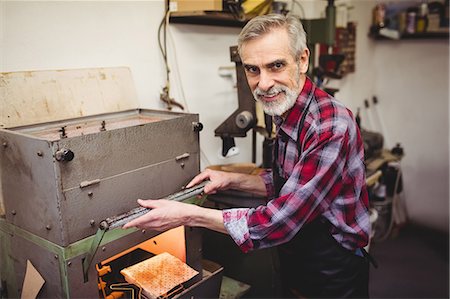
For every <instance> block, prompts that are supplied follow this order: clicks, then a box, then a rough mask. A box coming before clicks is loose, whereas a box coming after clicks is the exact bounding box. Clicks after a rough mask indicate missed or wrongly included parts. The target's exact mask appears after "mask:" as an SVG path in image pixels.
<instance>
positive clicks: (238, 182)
mask: <svg viewBox="0 0 450 299" xmlns="http://www.w3.org/2000/svg"><path fill="white" fill-rule="evenodd" d="M208 179H209V180H210V181H211V182H210V183H209V184H207V185H206V186H205V188H204V190H203V192H204V193H206V194H214V193H216V192H217V191H219V190H227V189H234V190H239V191H245V192H249V193H253V194H256V195H260V196H266V195H267V194H266V185H265V184H264V181H263V179H262V178H261V177H260V176H259V175H250V174H243V173H234V172H225V171H218V170H211V169H206V170H205V171H203V172H202V173H200V174H198V175H197V176H196V177H194V178H193V179H192V180H191V181H190V182H189V184H187V185H186V188H190V187H192V186H195V185H197V184H199V183H201V182H203V181H204V180H208Z"/></svg>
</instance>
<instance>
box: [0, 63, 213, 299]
mask: <svg viewBox="0 0 450 299" xmlns="http://www.w3.org/2000/svg"><path fill="white" fill-rule="evenodd" d="M123 74H124V71H123V69H119V70H117V69H101V70H97V69H90V70H76V71H70V70H69V71H55V72H50V71H49V72H47V71H42V72H20V73H3V74H1V76H2V77H1V80H0V82H2V85H1V86H0V87H1V88H3V89H2V91H5V94H6V95H10V96H11V97H16V95H17V96H21V97H22V98H23V102H27V101H30V99H32V100H34V101H35V103H34V105H35V106H36V105H37V106H39V105H40V104H41V102H40V99H41V98H42V99H44V98H45V103H47V104H48V103H52V102H53V101H52V98H57V97H63V96H64V95H67V94H70V93H67V90H66V89H64V87H67V86H71V88H73V87H74V86H78V87H79V88H80V89H83V88H88V89H89V90H84V91H83V90H82V91H80V90H76V91H75V90H74V91H73V92H72V95H73V94H78V95H80V94H90V95H93V94H94V95H97V94H98V95H100V94H106V92H107V91H106V90H109V89H110V88H115V87H114V86H117V84H119V85H120V84H125V83H123V82H122V83H121V82H118V81H117V78H120V77H121V76H123ZM125 74H129V72H126V71H125ZM125 76H126V77H127V78H128V75H125ZM101 80H104V81H109V84H108V83H105V82H102V81H101ZM80 81H81V82H83V83H84V84H81V85H77V83H76V82H80ZM18 82H19V83H18ZM20 82H21V83H20ZM30 82H31V83H32V84H30ZM38 82H40V83H38ZM48 82H50V83H48ZM90 82H97V84H92V85H91V84H90ZM124 82H129V80H124ZM19 85H22V88H21V92H19V93H17V90H16V87H18V86H19ZM48 85H50V86H51V87H52V88H50V90H49V89H47V88H45V87H46V86H48ZM102 86H103V87H102ZM111 86H112V87H111ZM92 89H97V90H96V91H95V92H94V91H93V90H92ZM102 89H105V90H104V92H103V90H102ZM119 89H120V90H128V87H127V88H119ZM23 91H27V92H30V94H27V93H26V92H23ZM55 91H59V92H60V93H59V94H58V92H55ZM62 93H63V94H64V95H62ZM125 94H127V95H130V94H129V93H125ZM30 95H31V96H30ZM28 96H30V97H28ZM82 98H84V97H82ZM6 100H7V99H6ZM59 100H60V102H59V103H64V99H63V98H60V99H59ZM81 100H82V101H83V100H86V98H84V99H81ZM91 100H93V101H98V102H102V101H104V100H105V99H103V98H94V99H91ZM108 100H109V101H112V100H113V98H108V99H106V101H107V102H108ZM129 100H130V101H131V102H133V99H132V98H130V99H129ZM10 101H11V102H14V103H15V104H14V105H18V104H17V103H20V101H13V99H10ZM67 101H74V99H73V98H70V99H67ZM54 102H55V103H56V102H57V101H56V100H55V101H54ZM108 104H112V105H111V106H110V107H113V108H112V109H117V107H118V106H120V105H119V104H118V103H116V104H114V103H111V102H108ZM14 105H13V107H12V108H11V106H9V108H10V109H13V110H14ZM16 107H17V106H16ZM80 107H82V106H80ZM47 108H48V110H51V109H52V108H53V107H52V106H51V104H50V105H49V106H48V107H47ZM78 111H83V113H84V112H85V110H83V109H82V108H80V110H78ZM31 113H33V111H31ZM87 114H89V113H87ZM12 116H13V115H12V114H8V115H6V117H4V118H2V122H1V124H2V127H3V128H1V129H0V170H1V176H0V177H1V190H2V198H3V200H2V202H3V205H4V214H3V215H2V216H1V217H0V240H1V243H0V244H1V246H0V261H1V274H0V277H1V280H2V288H1V290H2V292H3V294H2V296H3V297H8V298H9V297H19V295H20V294H23V293H24V288H25V287H24V280H25V276H26V275H25V273H26V272H27V271H28V269H29V264H30V263H31V264H32V265H33V266H34V268H35V269H36V270H37V272H38V273H39V275H40V276H41V277H42V278H43V280H44V284H43V286H42V289H41V290H40V292H39V297H44V298H96V297H99V298H128V297H130V296H131V295H130V294H131V291H130V292H129V291H125V290H121V291H119V290H118V289H119V287H118V286H119V285H121V284H123V283H126V282H125V280H124V278H123V276H121V275H120V271H121V270H122V269H123V268H125V267H128V266H131V265H133V264H134V263H137V262H140V261H142V260H144V259H147V258H150V257H152V256H154V255H157V254H160V253H162V252H169V253H171V254H172V255H175V256H177V257H178V258H179V259H180V260H182V261H183V262H185V263H186V264H187V265H188V266H189V267H191V268H192V269H194V270H195V271H197V272H198V274H197V275H196V276H195V277H194V278H192V279H191V280H189V281H188V282H186V283H187V284H186V285H180V286H178V288H177V289H176V290H174V291H173V292H170V293H167V294H164V296H163V297H164V298H184V297H188V298H196V297H197V296H201V297H217V296H218V294H219V290H220V283H221V271H222V268H221V267H220V266H219V265H216V264H212V263H205V262H204V261H203V259H202V248H201V231H200V229H195V228H189V229H184V228H183V227H180V228H179V229H176V230H174V231H169V232H166V233H162V234H160V233H158V232H153V231H145V230H136V229H128V230H122V229H120V228H118V229H114V228H115V227H120V222H119V221H118V220H120V219H122V220H123V217H121V216H120V215H121V214H123V213H126V212H129V211H130V210H132V209H133V208H136V207H137V203H136V199H138V198H169V199H173V200H188V201H191V202H192V203H197V202H196V200H198V199H197V197H195V195H196V194H198V193H200V192H201V190H182V187H183V186H184V185H185V184H186V183H187V182H189V180H190V179H191V178H192V177H193V176H195V175H196V174H197V173H198V172H199V166H200V158H199V155H200V150H199V131H200V130H201V127H202V126H201V124H200V123H199V119H198V115H196V114H185V113H174V112H165V111H157V110H148V109H128V110H123V111H116V112H108V113H101V114H92V115H85V116H79V117H73V118H68V119H58V120H53V121H46V122H39V123H33V124H26V125H12V126H10V124H11V122H10V121H9V120H8V119H11V118H12ZM46 117H49V115H47V116H46ZM8 121H9V123H8ZM27 121H29V119H27ZM168 136H170V138H168ZM191 191H192V192H191ZM179 192H181V194H180V193H179ZM171 194H174V195H175V196H172V197H171V196H170V195H171ZM182 195H184V196H182ZM138 210H139V208H138ZM134 211H136V210H134ZM137 212H142V211H141V210H139V211H137ZM117 215H119V216H117ZM127 215H128V216H130V214H127ZM127 289H128V290H132V289H133V287H128V288H127ZM129 293H130V294H129Z"/></svg>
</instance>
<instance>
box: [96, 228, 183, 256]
mask: <svg viewBox="0 0 450 299" xmlns="http://www.w3.org/2000/svg"><path fill="white" fill-rule="evenodd" d="M137 248H140V249H142V250H145V251H148V252H151V253H153V254H155V255H156V254H160V253H162V252H168V253H170V254H171V255H173V256H175V257H177V258H179V259H180V260H182V261H183V262H186V244H185V240H184V226H179V227H176V228H173V229H171V230H168V231H166V232H164V233H161V234H159V235H157V236H156V237H153V238H151V239H149V240H147V241H145V242H142V243H140V244H138V245H136V246H134V247H131V248H128V249H127V250H124V251H122V252H119V253H118V254H116V255H114V256H112V257H110V258H108V259H106V260H104V261H102V262H101V264H102V265H105V264H108V263H109V262H111V261H113V260H115V259H117V258H119V257H121V256H123V255H125V254H127V253H129V252H131V251H133V250H135V249H137Z"/></svg>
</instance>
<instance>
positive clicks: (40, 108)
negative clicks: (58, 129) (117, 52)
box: [0, 67, 139, 128]
mask: <svg viewBox="0 0 450 299" xmlns="http://www.w3.org/2000/svg"><path fill="white" fill-rule="evenodd" d="M138 106H139V103H138V99H137V94H136V90H135V86H134V82H133V79H132V76H131V71H130V69H129V68H128V67H111V68H86V69H70V70H48V71H21V72H7V73H0V128H9V127H16V126H25V125H30V124H36V123H44V122H51V121H59V120H64V119H70V118H76V117H81V116H91V115H96V114H101V113H110V112H118V111H123V110H128V109H135V108H138Z"/></svg>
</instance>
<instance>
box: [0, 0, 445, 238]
mask: <svg viewBox="0 0 450 299" xmlns="http://www.w3.org/2000/svg"><path fill="white" fill-rule="evenodd" d="M312 2H316V3H315V4H316V5H318V6H314V5H312ZM343 2H346V3H350V4H352V5H353V9H352V10H351V11H350V19H351V20H354V21H356V22H357V49H356V73H354V74H350V75H348V76H347V77H345V78H344V79H343V80H340V81H338V82H334V83H335V84H337V85H338V87H339V88H340V91H339V92H338V93H337V98H338V99H340V100H341V101H342V102H344V103H345V104H346V105H348V106H349V107H350V108H351V109H352V110H353V111H355V112H356V108H357V107H362V103H363V100H364V99H366V98H367V99H370V98H371V97H372V96H373V95H376V96H377V97H378V99H379V100H380V103H379V105H378V106H377V109H378V111H379V112H380V113H379V115H380V117H381V118H382V120H383V123H384V129H385V130H382V131H383V132H382V133H383V134H385V137H386V145H387V147H392V146H393V145H394V144H395V143H396V142H401V143H402V145H403V146H404V148H405V151H406V156H405V158H404V160H403V162H402V163H403V171H404V183H405V194H406V200H407V205H408V210H409V213H410V216H411V217H412V220H414V221H416V222H420V223H423V224H426V225H429V226H432V227H437V228H440V229H445V230H448V200H449V186H448V182H449V175H448V169H449V154H448V145H449V125H448V112H449V105H448V50H449V47H448V41H432V40H426V41H399V42H389V41H385V42H376V41H372V40H370V39H368V38H367V31H368V26H369V24H370V21H371V14H372V8H373V6H374V3H375V2H374V1H362V0H361V1H355V0H354V1H350V0H347V1H343ZM300 3H303V5H304V11H305V15H306V17H307V18H313V17H314V18H316V17H319V16H321V15H323V14H322V13H321V12H322V7H323V6H324V5H325V4H326V1H318V0H316V1H306V0H303V1H300ZM289 7H290V5H289ZM317 7H319V8H320V9H317ZM296 10H298V8H296ZM163 12H164V1H163V0H153V1H152V0H149V1H136V2H133V1H124V2H115V1H114V2H113V1H90V2H75V1H73V2H58V1H48V2H26V1H1V0H0V18H1V19H0V71H19V70H41V69H67V68H84V67H107V66H129V67H130V68H131V71H132V73H133V76H134V80H135V84H136V88H137V93H138V97H139V100H140V103H141V107H144V108H158V109H162V108H163V107H164V106H163V105H162V104H161V103H160V101H159V93H160V91H161V88H162V87H163V86H164V83H165V74H164V66H163V62H162V58H161V55H160V53H159V49H158V46H157V29H158V25H159V22H160V21H161V18H162V17H163ZM298 12H299V11H297V13H298ZM238 32H239V29H237V28H228V27H214V26H199V25H182V24H171V25H170V31H169V33H170V34H169V39H168V44H169V60H170V64H171V70H172V72H171V78H172V93H173V96H174V97H175V99H176V100H178V101H180V102H182V103H187V106H188V108H189V111H190V112H193V113H199V114H200V119H201V121H202V122H203V124H204V125H205V129H204V130H203V131H202V133H201V148H202V151H203V153H204V155H202V156H206V157H207V158H202V167H205V166H206V165H209V164H220V163H233V162H249V161H250V160H251V153H250V151H251V140H250V139H251V138H250V137H247V138H238V139H236V142H237V144H238V146H239V147H240V149H241V154H240V155H238V156H235V157H233V158H232V159H229V160H225V161H224V160H221V159H219V158H218V154H217V152H218V150H219V149H220V147H221V141H220V139H219V138H216V137H214V133H213V132H214V129H215V128H216V127H217V126H218V125H219V124H220V123H221V122H222V121H223V120H225V119H226V117H228V115H230V114H231V113H232V112H233V111H234V110H235V109H236V108H237V95H236V90H235V89H234V88H233V84H232V82H231V81H230V80H228V79H227V78H223V77H220V76H219V74H218V68H219V67H220V66H232V65H233V64H232V63H231V62H230V59H229V47H230V46H232V45H235V43H236V38H237V34H238ZM0 108H1V107H0ZM362 117H363V121H364V124H365V125H366V126H368V127H367V128H368V129H373V130H378V129H383V127H380V126H379V125H378V127H377V126H376V125H377V123H376V122H375V120H376V114H375V109H372V110H368V111H366V110H365V109H363V110H362ZM371 119H372V120H373V127H370V126H369V125H370V122H369V121H370V120H371ZM258 155H259V156H260V153H259V154H258Z"/></svg>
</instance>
